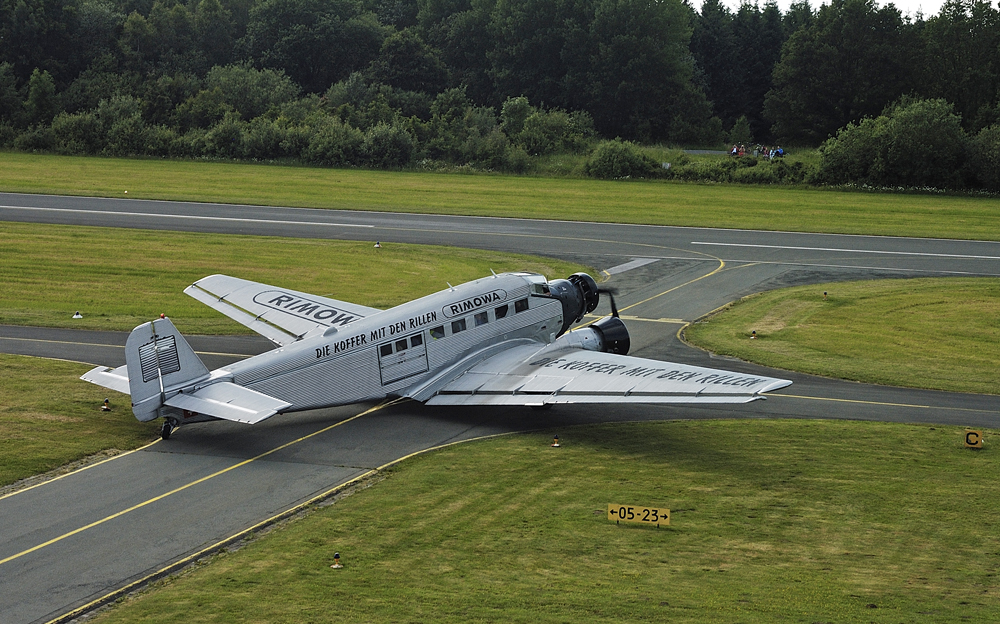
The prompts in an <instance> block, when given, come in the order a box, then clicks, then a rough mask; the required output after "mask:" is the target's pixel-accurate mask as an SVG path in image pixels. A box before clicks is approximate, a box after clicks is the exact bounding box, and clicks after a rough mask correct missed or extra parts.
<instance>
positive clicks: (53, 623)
mask: <svg viewBox="0 0 1000 624" xmlns="http://www.w3.org/2000/svg"><path fill="white" fill-rule="evenodd" d="M404 400H405V399H396V400H394V401H392V402H390V403H386V404H385V405H380V406H376V407H375V408H372V410H374V409H378V408H380V407H389V406H390V405H395V404H396V403H399V402H401V401H404ZM372 410H369V412H370V411H372ZM365 413H368V412H365ZM363 415H364V414H358V416H363ZM358 416H355V418H357V417H358ZM345 422H346V421H345ZM317 433H318V432H317ZM517 433H519V432H506V433H491V434H488V435H483V436H477V437H474V438H468V439H466V440H456V441H454V442H446V443H444V444H439V445H438V446H432V447H430V448H425V449H424V450H422V451H415V452H413V453H410V454H409V455H404V456H403V457H399V458H397V459H394V460H392V461H389V462H386V463H384V464H382V465H381V466H379V467H378V468H372V469H371V470H369V471H367V472H365V473H363V474H360V475H358V476H356V477H354V478H353V479H350V480H348V481H345V482H343V483H340V484H338V485H335V486H333V487H332V488H330V489H329V490H327V491H325V492H323V493H322V494H317V495H316V496H314V497H312V498H310V499H309V500H307V501H306V502H304V503H300V504H299V505H296V506H295V507H293V508H291V509H287V510H285V511H283V512H281V513H278V514H275V515H273V516H271V517H270V518H267V519H265V520H261V521H260V522H258V523H257V524H255V525H253V526H252V527H250V528H248V529H243V530H242V531H240V532H239V533H235V534H233V535H230V536H229V537H225V538H223V539H221V540H219V541H217V542H215V543H214V544H212V545H211V546H208V547H206V548H203V549H201V550H199V551H198V552H196V553H194V554H192V555H188V556H187V557H185V558H183V559H181V560H180V561H175V562H174V563H171V564H170V565H168V566H166V567H164V568H160V569H159V570H157V571H156V572H153V573H152V574H149V575H147V576H145V577H143V578H141V579H139V580H137V581H133V582H131V583H129V584H128V585H126V586H124V587H120V588H118V589H116V590H114V591H111V592H109V593H107V594H105V595H103V596H101V597H100V598H97V599H96V600H93V601H91V602H89V603H87V604H85V605H83V606H81V607H77V608H76V609H74V610H73V611H70V612H69V613H64V614H63V615H60V616H59V617H57V618H55V619H52V620H49V621H48V622H47V623H46V624H58V623H59V622H68V621H70V620H72V619H74V618H77V617H79V616H81V615H83V614H84V613H86V612H88V611H90V610H91V609H93V608H95V607H97V606H100V605H102V604H105V603H108V602H110V601H111V600H114V599H115V598H116V597H118V596H122V595H124V594H127V593H128V592H130V591H133V590H134V589H137V588H139V587H142V586H143V585H145V584H146V583H148V582H150V581H152V580H153V579H156V578H159V577H161V576H163V575H165V574H169V573H170V572H171V571H173V570H178V569H180V568H182V567H184V566H186V565H187V564H189V563H190V562H192V561H195V560H197V559H199V558H201V557H203V556H205V555H207V554H208V553H211V552H215V551H217V550H219V549H220V548H222V547H224V546H225V545H226V544H230V543H232V542H234V541H236V540H239V539H242V538H243V536H245V535H250V534H251V533H254V532H255V531H258V530H260V529H262V528H263V527H265V526H268V525H269V524H271V523H273V522H276V521H278V520H280V519H282V518H287V517H289V516H293V515H295V514H297V513H298V512H300V511H302V510H303V509H305V508H307V507H309V506H310V505H314V504H316V503H318V502H320V501H322V500H324V499H327V498H329V497H330V496H332V495H334V494H336V493H337V492H339V491H341V490H344V489H346V488H348V487H350V486H352V485H354V484H355V483H358V482H360V481H362V480H364V479H365V478H366V477H368V476H369V475H373V474H376V473H378V472H381V471H382V470H385V469H386V468H388V467H390V466H394V465H396V464H398V463H400V462H403V461H405V460H407V459H410V458H411V457H416V456H417V455H423V454H424V453H430V452H432V451H437V450H440V449H443V448H447V447H449V446H455V445H457V444H465V443H466V442H476V441H478V440H488V439H490V438H500V437H504V436H509V435H516V434H517Z"/></svg>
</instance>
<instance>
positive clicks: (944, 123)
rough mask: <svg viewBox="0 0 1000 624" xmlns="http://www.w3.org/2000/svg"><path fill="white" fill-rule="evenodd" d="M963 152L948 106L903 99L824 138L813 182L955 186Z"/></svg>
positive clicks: (958, 122)
mask: <svg viewBox="0 0 1000 624" xmlns="http://www.w3.org/2000/svg"><path fill="white" fill-rule="evenodd" d="M966 149H967V138H966V136H965V132H964V130H962V125H961V119H960V118H959V117H958V115H955V113H954V112H953V107H952V105H951V104H949V103H948V102H946V101H945V100H912V99H903V100H901V101H900V102H898V103H897V104H895V105H893V106H890V107H888V108H887V109H886V110H885V112H883V114H882V115H880V116H879V117H877V118H875V119H865V120H862V122H861V123H859V124H857V125H855V124H848V125H847V126H846V127H845V128H843V129H841V130H840V131H839V132H838V133H837V136H836V137H834V138H831V139H828V140H827V141H826V143H824V144H823V146H822V147H821V148H820V154H821V161H820V170H819V173H818V176H817V178H818V179H819V180H821V181H824V182H827V183H833V184H844V183H854V184H867V185H871V186H905V187H926V186H929V187H935V188H960V187H961V186H962V185H963V179H962V171H963V165H964V157H965V152H966Z"/></svg>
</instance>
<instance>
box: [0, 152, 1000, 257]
mask: <svg viewBox="0 0 1000 624" xmlns="http://www.w3.org/2000/svg"><path fill="white" fill-rule="evenodd" d="M0 191H8V192H26V193H57V194H65V195H93V196H102V197H125V191H128V197H130V198H150V199H171V200H191V201H208V202H224V203H249V204H264V205H281V206H304V207H315V208H337V209H352V210H392V211H400V212H426V213H442V214H463V215H490V216H500V217H524V218H544V219H567V220H576V221H601V222H618V223H649V224H658V225H685V226H707V227H722V228H743V229H765V230H788V231H809V232H831V233H852V234H882V235H894V236H922V237H934V238H963V239H982V240H1000V198H996V197H990V198H986V197H966V196H957V195H916V194H886V193H864V192H845V191H835V190H817V189H806V188H789V187H765V186H739V185H710V184H684V183H672V182H662V181H661V182H656V181H651V182H646V181H639V180H629V181H599V180H588V179H567V178H551V177H524V176H499V175H485V174H484V175H463V174H444V173H415V172H382V171H365V170H353V169H352V170H347V169H320V168H312V167H289V166H279V165H249V164H232V163H218V162H200V161H195V162H193V161H167V160H139V159H111V158H96V157H90V158H86V157H70V156H42V155H33V154H15V153H0Z"/></svg>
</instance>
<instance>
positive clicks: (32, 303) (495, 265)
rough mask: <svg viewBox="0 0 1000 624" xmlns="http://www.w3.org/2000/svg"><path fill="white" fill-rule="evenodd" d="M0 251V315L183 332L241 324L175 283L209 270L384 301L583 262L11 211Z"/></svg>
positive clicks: (238, 328) (557, 273)
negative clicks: (137, 226) (65, 220)
mask: <svg viewBox="0 0 1000 624" xmlns="http://www.w3.org/2000/svg"><path fill="white" fill-rule="evenodd" d="M0 258H3V262H0V324H9V325H38V326H46V327H73V328H79V329H104V330H118V331H130V330H131V329H132V328H133V327H135V326H136V325H139V324H140V323H143V322H145V321H147V320H149V319H150V318H153V317H155V316H156V315H157V314H159V313H161V312H162V313H166V314H167V315H168V316H171V317H172V319H173V320H174V323H175V324H176V325H177V327H178V329H180V330H181V331H182V332H185V333H211V334H227V333H249V330H247V329H246V328H244V327H243V326H242V325H239V324H237V323H235V322H234V321H230V320H229V319H228V318H226V317H224V316H222V315H221V314H219V313H218V312H216V311H215V310H213V309H211V308H209V307H208V306H206V305H204V304H202V303H200V302H198V301H196V300H194V299H192V298H191V297H188V296H187V295H184V294H183V293H182V291H183V290H184V288H185V287H187V286H188V285H189V284H191V283H192V282H193V281H195V280H197V279H200V278H202V277H205V276H206V275H210V274H213V273H225V274H228V275H233V276H236V277H242V278H244V279H249V280H253V281H257V282H264V283H267V284H273V285H276V286H283V287H285V288H291V289H294V290H300V291H304V292H310V293H314V294H317V295H324V296H328V297H333V298H335V299H341V300H346V301H351V302H354V303H359V304H363V305H368V306H373V307H376V308H388V307H391V306H394V305H398V304H400V303H403V302H406V301H409V300H411V299H415V298H417V297H420V296H422V295H426V294H430V293H432V292H435V291H438V290H443V289H444V288H446V287H447V283H446V282H451V283H452V284H459V283H462V282H466V281H469V280H472V279H476V278H479V277H483V276H484V275H489V274H490V269H493V270H494V271H496V272H497V273H500V272H502V271H511V270H528V271H535V272H538V273H543V274H545V275H546V276H548V277H566V276H567V275H570V274H572V273H575V272H577V271H581V270H588V269H587V268H586V267H581V266H579V265H576V264H571V263H568V262H563V261H561V260H555V259H545V258H539V257H534V256H524V255H519V254H508V253H501V252H490V251H477V250H471V249H459V248H455V247H434V246H426V245H403V244H392V245H383V246H382V248H381V249H374V248H373V247H372V244H371V243H367V242H360V243H359V242H351V241H331V240H315V239H291V238H277V237H261V236H231V235H217V234H192V233H184V232H160V231H146V230H126V229H118V228H94V227H71V226H56V225H35V224H21V223H9V222H0ZM590 270H591V271H592V269H590ZM75 311H80V312H81V313H82V314H83V318H82V319H73V318H72V316H73V313H74V312H75Z"/></svg>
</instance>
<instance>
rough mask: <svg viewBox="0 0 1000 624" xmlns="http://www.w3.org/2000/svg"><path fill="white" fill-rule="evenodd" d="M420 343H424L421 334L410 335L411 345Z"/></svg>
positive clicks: (414, 345) (417, 345) (416, 345)
mask: <svg viewBox="0 0 1000 624" xmlns="http://www.w3.org/2000/svg"><path fill="white" fill-rule="evenodd" d="M422 344H424V337H423V336H422V335H420V334H417V335H416V336H410V346H411V347H419V346H420V345H422Z"/></svg>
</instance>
